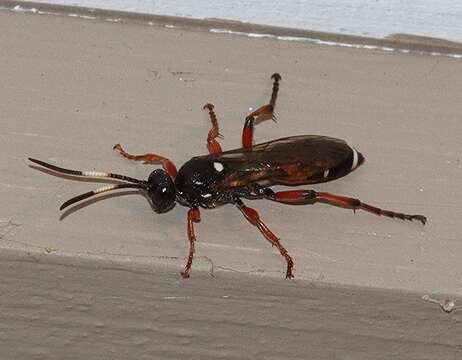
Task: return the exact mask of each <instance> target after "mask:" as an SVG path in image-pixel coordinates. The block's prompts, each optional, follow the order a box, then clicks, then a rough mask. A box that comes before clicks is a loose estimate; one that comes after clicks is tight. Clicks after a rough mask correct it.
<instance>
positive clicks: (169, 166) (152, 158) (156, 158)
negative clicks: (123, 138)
mask: <svg viewBox="0 0 462 360" xmlns="http://www.w3.org/2000/svg"><path fill="white" fill-rule="evenodd" d="M113 149H114V150H117V151H118V152H119V153H120V155H122V156H123V157H126V158H127V159H130V160H135V161H144V163H145V164H148V163H154V164H162V166H163V168H164V170H165V171H167V172H168V173H169V175H170V176H171V177H172V178H173V179H174V178H175V177H176V173H177V170H176V166H175V164H174V163H173V162H171V161H170V160H169V159H167V158H166V157H163V156H160V155H156V154H143V155H132V154H129V153H127V152H126V151H125V150H124V149H123V148H122V146H121V145H120V144H115V145H114V147H113Z"/></svg>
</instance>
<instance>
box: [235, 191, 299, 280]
mask: <svg viewBox="0 0 462 360" xmlns="http://www.w3.org/2000/svg"><path fill="white" fill-rule="evenodd" d="M235 204H236V206H237V208H238V209H239V210H241V212H242V214H243V215H244V216H245V218H246V219H247V220H248V221H249V222H250V223H251V224H252V225H255V226H256V227H257V228H258V230H260V232H261V233H262V234H263V236H264V237H265V238H266V239H267V240H268V241H269V242H270V243H271V244H272V245H273V246H276V247H277V248H278V250H279V252H280V253H281V255H282V256H284V258H285V259H286V261H287V271H286V278H287V279H290V278H293V277H294V275H293V273H292V268H293V267H294V261H293V260H292V258H291V257H290V255H289V253H288V252H287V250H286V249H285V248H284V246H282V244H281V243H280V241H279V238H278V237H277V236H276V235H275V234H274V233H273V232H272V231H271V230H270V229H269V228H268V226H266V225H265V223H263V221H261V220H260V216H259V215H258V213H257V212H256V211H255V210H254V209H252V208H249V207H247V206H245V205H244V203H243V202H242V200H241V199H235Z"/></svg>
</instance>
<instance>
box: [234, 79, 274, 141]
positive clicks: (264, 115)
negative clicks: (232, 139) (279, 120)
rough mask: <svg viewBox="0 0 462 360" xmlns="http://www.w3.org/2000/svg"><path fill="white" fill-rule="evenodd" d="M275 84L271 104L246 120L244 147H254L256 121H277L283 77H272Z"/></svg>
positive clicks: (243, 135)
mask: <svg viewBox="0 0 462 360" xmlns="http://www.w3.org/2000/svg"><path fill="white" fill-rule="evenodd" d="M271 79H273V80H274V82H273V92H272V93H271V99H270V102H269V104H267V105H263V106H261V107H259V108H258V109H257V110H255V111H254V112H252V113H250V114H249V115H248V116H247V117H246V118H245V123H244V129H243V131H242V146H243V147H245V148H249V147H251V146H252V141H253V130H254V123H255V121H264V120H268V119H272V120H273V121H276V116H275V115H274V108H275V107H276V99H277V96H278V91H279V81H280V80H281V75H279V74H277V73H275V74H273V75H271Z"/></svg>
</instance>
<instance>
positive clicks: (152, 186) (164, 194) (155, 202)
mask: <svg viewBox="0 0 462 360" xmlns="http://www.w3.org/2000/svg"><path fill="white" fill-rule="evenodd" d="M146 190H147V193H148V198H149V200H150V203H151V205H152V207H153V209H154V211H155V212H156V213H159V214H160V213H164V212H167V211H169V210H170V209H172V208H173V207H174V206H175V197H176V189H175V184H174V183H173V180H172V178H171V177H170V175H168V174H167V172H166V171H164V170H162V169H156V170H154V171H153V172H152V173H151V175H149V178H148V183H147V186H146Z"/></svg>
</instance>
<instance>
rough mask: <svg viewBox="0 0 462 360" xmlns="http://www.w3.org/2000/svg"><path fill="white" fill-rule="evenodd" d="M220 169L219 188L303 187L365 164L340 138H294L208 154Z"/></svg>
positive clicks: (357, 153) (307, 136)
mask: <svg viewBox="0 0 462 360" xmlns="http://www.w3.org/2000/svg"><path fill="white" fill-rule="evenodd" d="M206 157H209V158H212V159H213V161H214V163H219V164H221V165H217V166H219V167H220V168H221V167H223V170H222V171H221V176H219V177H218V178H217V181H216V182H215V186H216V188H217V189H227V188H235V187H245V186H248V185H251V184H254V183H257V184H260V185H262V186H270V185H303V184H313V183H320V182H325V181H330V180H333V179H337V178H339V177H342V176H345V175H346V174H348V173H349V172H350V171H352V170H354V169H355V168H356V167H358V166H359V165H361V163H362V162H363V161H364V157H363V156H362V155H361V154H360V153H359V152H357V151H356V150H355V149H354V148H352V147H350V146H348V144H347V143H346V142H345V141H343V140H340V139H335V138H330V137H327V136H317V135H302V136H292V137H287V138H282V139H277V140H272V141H268V142H265V143H261V144H257V145H254V146H252V147H251V148H249V149H236V150H230V151H226V152H223V153H222V154H220V155H208V156H206Z"/></svg>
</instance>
